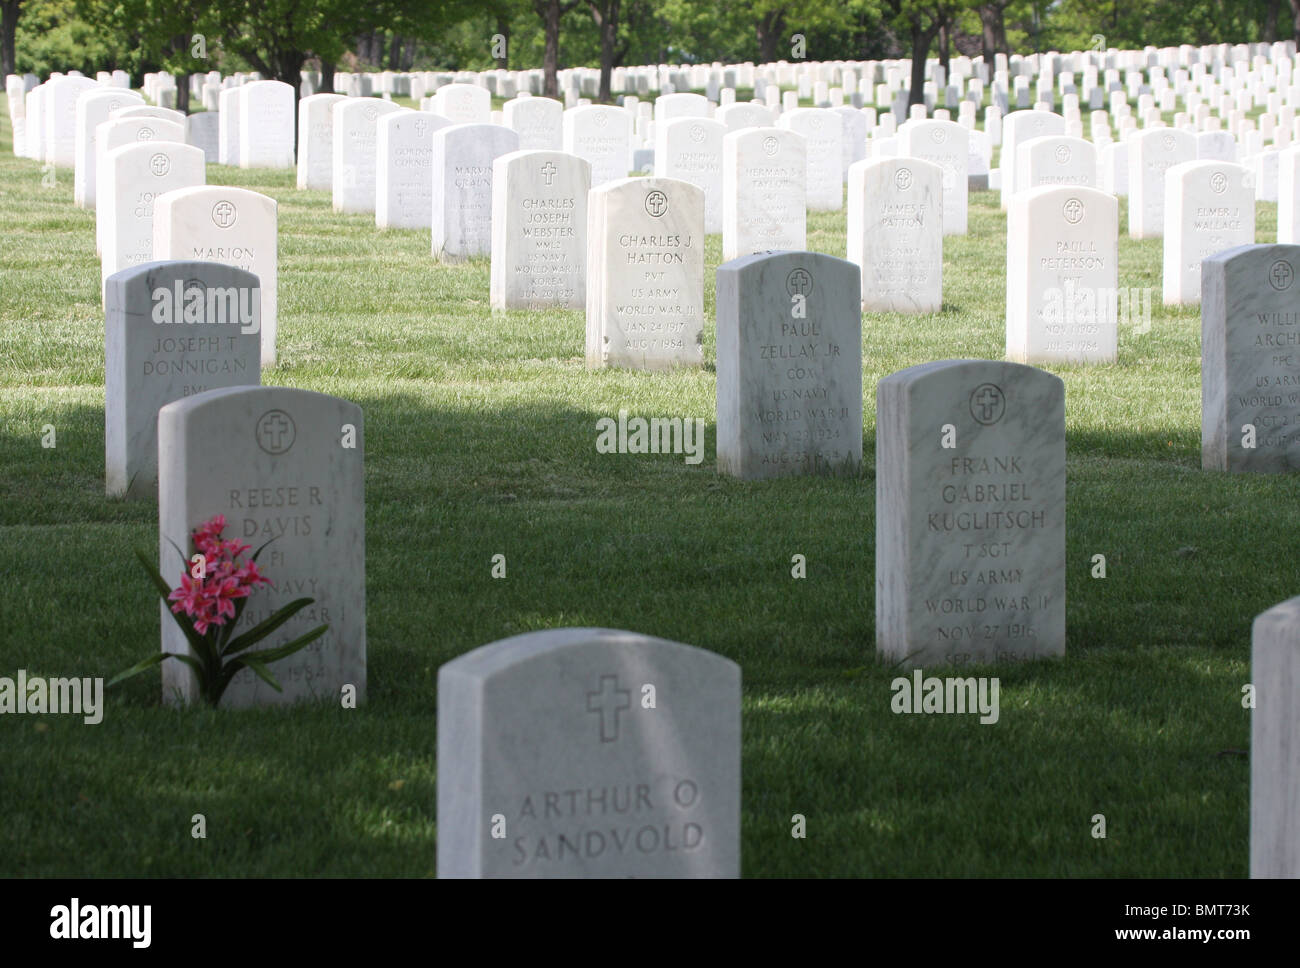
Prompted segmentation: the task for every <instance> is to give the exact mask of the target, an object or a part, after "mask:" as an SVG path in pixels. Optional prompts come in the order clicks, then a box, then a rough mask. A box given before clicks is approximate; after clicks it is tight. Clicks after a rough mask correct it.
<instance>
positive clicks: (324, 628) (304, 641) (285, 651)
mask: <svg viewBox="0 0 1300 968" xmlns="http://www.w3.org/2000/svg"><path fill="white" fill-rule="evenodd" d="M328 631H329V626H328V625H318V626H316V627H315V628H314V629H312V630H311V631H310V632H307V633H305V634H303V635H300V636H298V637H297V638H296V639H294V640H293V641H292V642H286V643H285V644H284V645H277V646H276V647H275V648H274V649H263V650H262V651H261V652H254V653H253V657H254V658H256V659H257V661H258V662H279V661H280V660H281V659H283V658H286V657H287V656H291V655H293V654H294V653H295V652H297V651H298V650H299V649H301V648H303V647H304V646H308V645H311V644H312V643H313V642H315V641H316V640H317V639H319V638H320V637H321V636H322V635H324V634H325V633H326V632H328ZM240 658H241V659H244V660H247V659H248V658H249V656H241V657H240ZM235 661H236V662H238V661H239V659H236V660H235Z"/></svg>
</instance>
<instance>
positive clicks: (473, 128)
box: [430, 124, 519, 261]
mask: <svg viewBox="0 0 1300 968" xmlns="http://www.w3.org/2000/svg"><path fill="white" fill-rule="evenodd" d="M518 150H519V135H517V134H515V132H513V131H511V130H510V129H509V128H503V127H501V126H500V125H497V124H453V125H450V126H449V127H446V128H440V129H438V130H437V131H435V132H434V133H433V150H432V154H431V155H430V158H431V161H430V168H431V170H432V172H433V198H432V206H431V214H430V218H431V222H432V225H433V256H434V258H436V259H443V260H447V261H455V260H459V259H468V258H471V257H474V256H484V255H490V254H491V252H492V165H493V163H494V162H495V161H496V160H497V159H498V158H500V157H501V156H502V155H507V154H509V153H510V152H512V151H518Z"/></svg>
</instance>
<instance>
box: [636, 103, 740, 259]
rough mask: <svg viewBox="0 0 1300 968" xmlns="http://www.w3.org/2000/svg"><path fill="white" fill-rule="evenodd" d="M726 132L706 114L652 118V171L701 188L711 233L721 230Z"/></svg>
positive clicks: (706, 219) (707, 226)
mask: <svg viewBox="0 0 1300 968" xmlns="http://www.w3.org/2000/svg"><path fill="white" fill-rule="evenodd" d="M682 96H683V95H678V94H670V95H668V97H674V98H675V97H682ZM692 96H694V95H692ZM660 100H663V98H660ZM726 133H727V129H726V128H725V127H723V125H722V123H721V122H720V121H713V120H710V119H708V118H700V117H676V118H672V119H669V120H666V121H656V122H655V155H654V157H655V174H656V175H658V176H659V177H660V178H676V179H679V180H681V181H685V182H690V183H691V184H692V185H696V186H698V187H699V189H700V190H701V191H703V192H704V231H705V232H707V233H708V234H710V235H716V234H717V233H719V232H721V231H722V139H723V136H724V135H725V134H726Z"/></svg>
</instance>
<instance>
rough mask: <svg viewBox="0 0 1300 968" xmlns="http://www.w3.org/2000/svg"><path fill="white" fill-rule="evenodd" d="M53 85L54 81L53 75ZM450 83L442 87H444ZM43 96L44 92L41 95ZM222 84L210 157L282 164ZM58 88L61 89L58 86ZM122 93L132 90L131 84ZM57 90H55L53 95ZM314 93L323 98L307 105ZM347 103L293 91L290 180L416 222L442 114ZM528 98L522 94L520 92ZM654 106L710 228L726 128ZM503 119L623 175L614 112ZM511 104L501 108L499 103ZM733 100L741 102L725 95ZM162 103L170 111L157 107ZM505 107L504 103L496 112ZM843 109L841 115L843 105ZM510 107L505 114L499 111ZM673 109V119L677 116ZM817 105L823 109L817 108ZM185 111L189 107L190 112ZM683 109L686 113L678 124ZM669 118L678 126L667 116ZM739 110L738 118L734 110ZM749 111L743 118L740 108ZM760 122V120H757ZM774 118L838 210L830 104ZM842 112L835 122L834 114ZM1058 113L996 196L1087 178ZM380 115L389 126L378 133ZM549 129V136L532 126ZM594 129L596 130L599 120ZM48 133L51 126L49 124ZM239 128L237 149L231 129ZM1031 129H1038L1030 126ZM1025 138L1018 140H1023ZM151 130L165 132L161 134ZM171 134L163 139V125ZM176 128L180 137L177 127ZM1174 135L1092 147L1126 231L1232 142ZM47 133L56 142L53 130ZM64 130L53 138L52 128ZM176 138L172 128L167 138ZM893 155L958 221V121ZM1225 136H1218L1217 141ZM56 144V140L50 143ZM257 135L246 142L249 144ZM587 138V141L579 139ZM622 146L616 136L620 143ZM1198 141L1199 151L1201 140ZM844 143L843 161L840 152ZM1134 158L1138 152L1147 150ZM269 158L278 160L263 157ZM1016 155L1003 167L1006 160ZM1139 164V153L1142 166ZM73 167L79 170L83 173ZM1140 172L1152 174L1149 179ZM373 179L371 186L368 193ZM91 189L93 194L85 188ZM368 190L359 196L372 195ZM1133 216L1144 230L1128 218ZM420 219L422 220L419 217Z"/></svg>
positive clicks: (90, 152)
mask: <svg viewBox="0 0 1300 968" xmlns="http://www.w3.org/2000/svg"><path fill="white" fill-rule="evenodd" d="M84 81H85V79H77V78H64V79H60V85H62V86H59V85H56V91H61V92H66V91H67V90H68V89H67V84H73V85H75V86H76V88H77V89H80V90H82V91H83V93H82V94H81V95H80V97H79V98H78V99H77V102H76V127H75V136H76V137H75V145H74V158H75V160H76V168H77V174H76V178H77V182H78V187H80V184H82V183H84V184H93V178H94V167H95V166H94V164H93V159H94V152H95V144H96V137H95V131H96V128H97V127H98V123H99V122H100V119H101V118H103V117H104V116H105V115H107V114H109V113H110V112H112V111H113V110H114V106H116V105H120V104H121V103H122V97H121V95H118V94H113V93H109V92H95V91H90V92H86V91H85V90H84V88H82V87H81V85H80V84H78V82H84ZM63 82H66V83H63ZM458 87H460V88H463V91H453V89H455V88H458ZM465 92H474V93H476V94H479V95H482V96H483V97H486V93H487V92H486V91H485V90H484V89H482V88H474V87H469V86H463V85H453V86H452V87H451V88H448V89H445V90H444V91H440V92H439V96H440V97H441V96H442V95H448V96H449V97H450V95H451V94H452V93H454V94H455V98H454V99H449V100H448V101H447V102H446V103H445V104H440V105H438V106H439V107H441V108H443V109H444V110H445V111H446V112H447V113H448V114H450V115H452V116H453V118H459V119H463V118H465V117H472V116H477V114H481V113H483V112H484V111H486V109H487V108H488V106H489V105H488V103H486V102H484V101H483V100H482V98H480V99H478V101H477V105H475V104H471V103H470V102H471V101H473V100H474V99H469V100H464V99H463V98H462V94H463V93H465ZM51 93H52V94H53V93H55V91H52V92H51ZM227 94H228V95H229V96H231V97H235V96H238V98H239V99H240V102H239V103H240V104H241V107H240V110H235V109H233V108H232V109H231V110H228V111H227V112H225V113H224V114H223V115H222V116H221V121H222V125H221V127H222V145H223V146H224V147H223V149H221V151H220V152H219V154H224V155H225V156H226V159H225V160H233V155H234V154H238V155H239V162H240V163H241V164H243V165H245V166H251V165H257V164H275V163H285V162H287V163H292V157H293V145H292V142H291V140H290V139H289V137H287V136H286V135H287V133H288V132H289V129H288V127H287V126H286V125H285V121H286V120H287V119H288V118H291V116H292V108H291V106H292V97H293V94H292V89H291V88H289V87H288V85H284V84H280V83H279V82H275V81H266V82H257V83H254V84H249V85H246V86H244V87H242V88H237V89H231V90H230V91H229V92H227ZM60 96H61V97H62V98H63V100H66V99H67V93H62V94H61V95H60ZM131 96H132V97H133V96H134V95H131ZM56 100H58V98H56ZM322 100H323V101H324V103H321V102H322ZM339 101H345V102H346V101H347V99H343V98H341V97H339V96H335V95H318V96H316V98H315V99H307V100H305V101H304V102H303V103H302V105H301V106H300V112H299V114H300V119H299V120H300V126H301V132H302V137H303V144H304V150H303V156H302V157H301V158H300V164H299V182H300V184H301V185H304V186H306V185H314V186H322V185H323V183H324V182H326V181H327V180H328V181H329V182H330V184H331V187H332V188H333V189H334V192H335V200H336V207H338V208H340V210H344V211H349V210H363V211H369V210H372V209H373V210H374V211H375V212H376V219H377V221H378V222H379V223H380V224H381V225H384V226H388V225H402V226H408V225H413V224H420V223H422V222H423V220H424V215H423V213H424V211H425V210H427V208H428V206H429V205H430V204H431V201H432V198H431V194H430V193H431V188H430V187H429V186H428V185H427V184H424V185H422V184H421V182H422V181H427V180H426V179H425V178H424V175H425V172H424V171H423V169H424V167H425V161H426V159H428V158H430V156H431V148H430V144H431V142H432V135H433V132H434V131H435V130H436V129H437V128H438V127H441V126H446V125H448V124H449V123H450V121H449V120H447V119H446V115H434V114H427V113H423V112H421V114H422V116H420V117H415V118H407V119H405V121H404V122H399V121H398V120H397V119H396V118H380V117H379V115H380V114H381V113H383V112H384V110H391V111H398V110H399V109H397V108H395V107H394V106H392V105H391V104H388V103H387V102H375V101H369V102H368V103H356V102H353V103H351V104H346V103H345V104H342V105H340V104H338V103H337V102H339ZM530 102H531V103H530ZM660 102H672V103H657V104H656V111H657V112H660V115H661V117H663V118H664V119H665V120H664V121H662V122H661V131H660V138H659V141H660V145H659V148H658V151H657V154H658V155H659V157H660V158H661V159H662V162H661V164H660V165H659V166H658V171H659V174H661V175H665V176H667V177H682V178H684V180H688V181H692V182H693V183H695V184H698V185H700V187H702V188H704V189H705V191H706V198H708V199H710V200H711V201H713V202H714V204H712V205H710V206H709V211H708V212H707V213H706V219H707V221H708V228H709V231H718V230H719V224H718V223H719V221H720V214H719V209H720V207H721V206H720V205H719V204H718V203H717V202H718V199H719V197H720V195H721V191H720V187H721V185H720V183H721V182H722V170H721V168H722V166H721V165H720V164H719V160H720V158H721V155H722V145H721V141H722V136H723V132H724V131H725V130H726V129H725V128H722V127H720V126H719V124H718V122H714V121H711V120H710V119H708V118H704V117H701V116H699V115H700V113H701V111H702V110H703V109H707V107H708V102H707V101H706V100H705V99H704V98H702V97H700V96H699V95H690V94H687V95H674V96H669V97H668V98H661V99H660ZM518 104H519V111H518V112H517V118H516V117H514V116H512V117H511V121H512V123H515V124H516V130H517V132H523V135H522V136H521V139H520V145H521V147H522V146H538V145H541V144H551V143H553V141H554V137H553V135H554V128H555V122H556V121H558V120H560V118H559V115H560V114H561V113H562V114H563V125H562V126H563V127H564V129H565V139H564V140H565V143H566V144H567V145H569V147H570V148H571V150H572V151H573V153H576V154H579V155H581V156H587V157H588V160H589V161H594V163H595V165H594V169H593V183H594V184H600V183H601V182H602V181H603V180H608V179H610V178H612V177H621V174H626V172H627V168H628V166H627V164H626V162H625V161H621V160H620V159H622V158H623V156H624V154H625V152H624V151H623V150H622V149H621V147H619V140H620V139H618V138H616V137H612V136H607V135H608V129H609V128H610V126H611V119H612V127H613V128H614V129H615V130H619V129H620V124H622V126H623V127H624V128H625V127H626V115H625V113H621V112H620V109H616V108H604V107H592V108H587V109H577V111H571V112H560V109H559V105H558V103H557V102H554V101H550V100H548V99H542V98H534V99H522V100H521V101H520V102H518ZM512 106H513V105H507V108H510V107H512ZM735 107H736V108H738V109H748V108H749V107H750V106H747V105H737V106H735ZM344 109H346V111H345V112H344V113H345V114H346V118H345V120H344V123H343V124H341V125H340V127H339V130H340V135H339V137H337V138H335V137H333V136H332V130H333V127H334V126H333V124H332V121H333V111H335V110H339V111H344ZM118 110H119V113H125V114H127V115H130V114H131V113H140V112H143V111H146V110H147V111H150V112H157V111H158V109H143V108H134V109H129V110H126V111H125V112H122V111H121V109H120V108H119V109H118ZM168 113H171V112H168ZM508 113H512V112H508ZM850 113H851V112H850ZM512 115H513V113H512ZM678 115H684V116H685V117H677V116H678ZM823 115H826V116H825V117H823ZM197 117H202V116H201V115H200V116H197ZM686 117H690V118H691V122H690V123H689V124H688V123H684V122H685V120H686ZM176 119H177V120H178V122H179V123H185V124H187V126H192V122H193V121H194V120H196V119H190V122H186V120H185V119H184V117H183V116H181V115H177V116H176ZM673 120H676V121H677V122H678V123H676V124H674V123H673ZM737 120H741V119H739V118H738V119H737ZM749 120H754V119H752V118H751V119H749ZM759 120H761V119H759ZM782 123H783V124H784V125H785V126H786V127H787V128H789V129H791V130H798V131H800V133H802V134H803V135H804V137H805V138H806V140H807V145H808V149H807V153H806V157H807V158H809V159H811V161H810V162H809V164H807V166H806V171H805V175H806V177H807V179H808V190H807V193H806V198H807V202H808V205H809V207H812V208H814V209H831V208H838V207H840V199H841V197H842V196H841V191H840V189H839V184H840V182H841V179H842V178H845V177H847V171H846V170H845V168H844V166H843V165H842V164H835V163H834V162H835V159H837V158H840V157H841V153H842V147H841V146H842V145H843V144H851V143H853V142H854V139H852V138H849V139H837V138H836V134H837V133H838V134H841V135H842V134H843V132H841V131H839V129H838V125H837V122H836V118H835V117H834V116H833V112H822V111H817V110H813V109H803V110H800V111H798V112H795V113H794V114H793V115H791V116H790V117H788V118H783V119H782ZM845 123H847V119H845ZM1064 123H1065V122H1064V120H1063V119H1062V118H1061V117H1060V116H1059V115H1053V114H1050V113H1044V112H1021V113H1020V114H1017V115H1013V116H1012V117H1011V118H1009V119H1008V132H1007V145H1006V148H1005V154H1006V161H1005V163H1004V172H1005V175H1006V177H1005V178H1004V179H1003V181H1002V185H1003V201H1004V204H1005V203H1006V201H1007V199H1008V198H1009V197H1010V196H1011V194H1013V192H1014V191H1015V190H1016V189H1017V188H1018V189H1020V190H1024V189H1026V188H1030V187H1034V186H1036V185H1039V184H1080V185H1091V184H1093V183H1095V181H1096V162H1095V152H1094V150H1093V149H1092V147H1091V146H1090V145H1088V144H1087V143H1086V142H1082V141H1081V140H1077V139H1075V140H1070V139H1067V138H1064V137H1062V136H1060V135H1054V134H1051V133H1050V132H1058V131H1060V130H1061V127H1062V125H1063V124H1064ZM390 126H392V127H391V130H390ZM548 128H549V129H550V134H547V133H545V132H546V130H547V129H548ZM602 129H605V130H604V131H602ZM51 130H53V129H51ZM240 130H243V131H244V134H245V137H244V140H243V142H242V144H243V146H244V147H243V149H240V144H241V142H240V141H239V137H238V135H239V131H240ZM253 131H255V132H257V137H256V138H251V139H250V137H249V132H253ZM267 132H279V134H278V137H271V136H270V135H268V134H267ZM1044 132H1049V133H1047V134H1044ZM135 134H136V136H137V137H144V136H146V135H152V134H153V132H152V131H148V130H143V131H140V130H138V131H136V132H135ZM1025 135H1029V136H1030V137H1029V138H1025V137H1024V136H1025ZM164 137H169V136H168V135H166V134H164ZM171 137H174V136H171ZM185 137H186V138H190V137H191V135H190V134H189V133H187V134H186V135H185ZM1190 137H1191V136H1189V135H1186V134H1185V133H1180V132H1173V131H1166V132H1161V133H1159V134H1157V133H1155V132H1146V133H1144V134H1143V136H1142V137H1141V138H1140V139H1138V140H1137V141H1136V142H1135V150H1134V151H1133V152H1126V151H1124V149H1126V148H1127V146H1126V145H1110V146H1106V148H1104V149H1103V152H1105V151H1110V152H1111V153H1112V158H1111V160H1110V164H1109V166H1108V167H1109V169H1110V170H1111V171H1112V172H1116V171H1117V165H1116V164H1115V162H1116V161H1117V160H1122V159H1123V157H1124V155H1125V154H1128V155H1130V156H1131V157H1130V158H1129V164H1130V166H1131V167H1132V169H1134V172H1135V174H1134V177H1133V181H1134V184H1135V191H1134V194H1135V196H1140V197H1144V198H1146V199H1147V204H1146V206H1145V208H1143V207H1142V206H1135V211H1134V212H1133V213H1132V214H1131V216H1130V229H1131V231H1132V232H1133V233H1134V234H1135V235H1138V236H1139V237H1142V236H1149V235H1158V234H1159V229H1158V228H1157V227H1153V226H1152V224H1151V223H1153V222H1158V221H1159V219H1158V210H1159V208H1160V200H1161V198H1162V196H1163V192H1162V191H1161V190H1160V186H1159V182H1161V181H1162V180H1163V173H1164V170H1165V168H1166V167H1168V166H1169V165H1171V164H1173V163H1175V162H1176V161H1177V160H1178V159H1179V158H1181V159H1183V160H1187V159H1188V156H1189V155H1190V156H1191V157H1198V156H1201V155H1208V154H1216V155H1217V154H1219V153H1235V147H1234V146H1233V145H1232V144H1231V143H1229V144H1228V145H1226V146H1225V145H1222V144H1217V145H1216V146H1215V147H1214V148H1212V149H1210V148H1208V144H1207V145H1201V146H1193V145H1190V144H1189V141H1188V139H1189V138H1190ZM57 140H58V139H56V141H57ZM64 140H66V139H64ZM177 140H179V139H177ZM899 140H900V142H901V144H900V152H901V154H904V155H907V156H911V157H920V158H923V159H925V160H931V161H934V162H936V163H938V164H940V165H941V167H943V168H944V169H945V172H944V179H943V190H944V202H945V204H944V206H943V211H944V222H945V224H944V230H945V233H946V234H955V233H960V232H962V231H964V228H965V218H964V213H965V210H966V204H965V194H966V187H967V184H966V178H965V172H966V171H967V170H968V164H967V151H966V148H965V143H966V132H965V131H964V130H963V129H962V127H961V126H960V125H956V124H954V123H952V122H944V121H921V122H908V123H907V124H905V125H904V126H903V128H902V129H900V139H899ZM325 141H328V142H330V149H331V150H330V151H329V152H328V153H327V152H326V151H325V150H324V144H323V142H325ZM1229 142H1230V138H1229ZM59 143H61V142H59ZM255 144H256V145H260V146H261V147H260V148H259V149H258V150H256V151H255V150H254V145H255ZM593 145H594V146H595V147H593ZM611 145H613V146H615V147H614V150H612V151H611V150H609V149H610V146H611ZM623 147H625V146H623ZM1203 149H1205V150H1203ZM853 154H854V153H853V152H849V153H848V155H847V156H846V157H844V158H843V160H848V157H852V156H853ZM1148 155H1150V156H1152V158H1151V159H1148V157H1147V156H1148ZM50 156H51V157H62V152H52V153H50ZM335 157H338V158H340V159H347V163H343V164H340V166H339V167H340V176H339V177H338V178H333V177H332V168H333V165H332V162H333V159H334V158H335ZM1296 157H1297V156H1296V155H1294V154H1292V155H1288V156H1285V158H1286V163H1285V164H1283V165H1282V170H1283V177H1282V179H1281V180H1282V183H1283V187H1282V190H1281V191H1282V196H1283V199H1284V200H1285V199H1287V198H1289V197H1290V194H1291V193H1292V191H1293V185H1294V169H1295V163H1296ZM1257 158H1258V160H1259V161H1260V162H1261V163H1262V162H1263V161H1265V160H1268V159H1271V160H1272V164H1271V166H1266V168H1265V171H1266V172H1270V173H1271V174H1272V177H1271V178H1270V177H1268V176H1267V175H1266V174H1265V175H1263V176H1262V177H1259V178H1255V179H1254V181H1255V184H1256V186H1257V188H1256V190H1257V192H1258V191H1263V190H1262V189H1261V188H1260V187H1259V186H1262V185H1265V184H1273V185H1276V183H1277V181H1278V179H1277V175H1276V172H1277V168H1278V165H1277V156H1276V155H1271V154H1268V153H1264V154H1261V155H1259V156H1257ZM277 159H278V162H277ZM1017 159H1019V165H1018V166H1017V164H1016V160H1017ZM1148 162H1150V163H1148ZM83 171H84V172H85V174H84V175H83ZM1108 180H1109V181H1110V182H1111V183H1112V184H1111V187H1112V188H1119V187H1121V186H1119V185H1118V184H1116V183H1117V182H1118V181H1119V178H1118V177H1117V176H1114V177H1112V178H1110V179H1108ZM1149 183H1154V184H1149ZM372 185H373V193H374V194H373V195H372ZM86 194H87V195H89V196H93V194H94V192H93V191H87V192H86ZM1264 194H1265V195H1269V194H1274V195H1275V194H1276V190H1269V191H1264ZM372 198H373V201H372ZM1283 221H1284V223H1285V224H1284V227H1283V229H1282V238H1283V240H1286V239H1288V238H1290V237H1291V236H1292V231H1293V229H1294V222H1295V219H1294V218H1289V219H1288V218H1284V220H1283ZM1143 222H1145V223H1146V225H1145V227H1144V226H1143V225H1142V224H1139V223H1143ZM421 227H423V226H421Z"/></svg>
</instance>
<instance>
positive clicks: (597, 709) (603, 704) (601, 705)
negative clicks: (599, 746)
mask: <svg viewBox="0 0 1300 968" xmlns="http://www.w3.org/2000/svg"><path fill="white" fill-rule="evenodd" d="M631 705H632V693H631V692H630V691H629V690H627V689H620V688H618V676H601V677H600V688H599V689H598V690H597V691H596V692H589V693H587V712H589V713H597V714H599V716H600V741H601V742H602V743H612V742H614V741H615V740H616V739H618V714H619V713H620V712H622V711H623V710H624V709H627V708H628V707H630V706H631Z"/></svg>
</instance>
